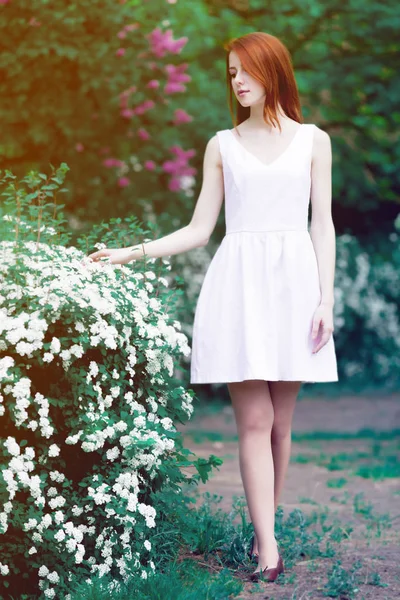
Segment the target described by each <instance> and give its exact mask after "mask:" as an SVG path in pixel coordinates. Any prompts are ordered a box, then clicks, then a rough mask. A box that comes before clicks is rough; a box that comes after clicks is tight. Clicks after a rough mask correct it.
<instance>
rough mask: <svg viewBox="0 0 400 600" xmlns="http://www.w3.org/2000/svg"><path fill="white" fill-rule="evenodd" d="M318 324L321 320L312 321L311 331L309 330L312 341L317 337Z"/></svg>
mask: <svg viewBox="0 0 400 600" xmlns="http://www.w3.org/2000/svg"><path fill="white" fill-rule="evenodd" d="M320 323H321V319H318V318H317V319H314V320H313V324H312V329H311V338H312V339H315V338H316V337H317V335H318V330H319V326H320Z"/></svg>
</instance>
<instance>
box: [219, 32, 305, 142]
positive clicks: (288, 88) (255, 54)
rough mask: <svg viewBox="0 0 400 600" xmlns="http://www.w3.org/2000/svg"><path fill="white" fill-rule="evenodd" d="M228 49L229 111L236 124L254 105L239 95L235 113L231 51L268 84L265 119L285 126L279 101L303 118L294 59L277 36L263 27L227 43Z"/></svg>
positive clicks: (287, 111) (291, 114) (292, 115)
mask: <svg viewBox="0 0 400 600" xmlns="http://www.w3.org/2000/svg"><path fill="white" fill-rule="evenodd" d="M223 47H224V49H225V50H227V53H226V77H227V88H228V97H229V112H230V113H231V117H232V121H233V123H234V125H235V126H237V125H239V123H242V122H243V121H244V120H246V119H247V118H248V117H249V116H250V107H249V106H242V105H241V104H240V102H239V101H238V100H237V99H236V115H235V114H234V106H233V97H234V93H233V90H232V84H231V75H230V73H229V52H231V51H234V52H236V54H237V55H238V57H239V59H240V62H241V64H242V67H243V68H244V70H245V71H247V73H249V75H251V76H252V77H254V79H256V80H257V81H258V82H259V83H261V85H263V86H264V89H265V91H266V97H265V102H264V111H263V114H264V121H265V122H266V123H268V124H269V125H272V126H275V125H274V123H276V124H277V126H278V128H279V130H280V131H281V127H280V124H279V121H278V117H277V108H278V107H277V105H278V102H279V103H280V105H281V106H282V109H283V110H284V112H285V114H286V115H287V116H288V117H290V118H292V119H294V120H295V121H297V122H298V123H302V122H303V117H302V114H301V107H300V98H299V92H298V89H297V84H296V80H295V78H294V72H293V66H292V59H291V56H290V53H289V50H288V49H287V48H286V46H285V45H284V44H283V43H282V42H281V41H280V40H279V39H278V38H277V37H275V36H273V35H270V34H269V33H264V32H263V31H254V32H252V33H247V34H246V35H243V36H241V37H238V38H234V39H232V40H230V41H229V42H226V43H225V44H224V46H223Z"/></svg>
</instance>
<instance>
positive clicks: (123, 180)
mask: <svg viewBox="0 0 400 600" xmlns="http://www.w3.org/2000/svg"><path fill="white" fill-rule="evenodd" d="M129 184H130V180H129V179H128V177H120V178H119V179H118V185H119V186H120V187H126V186H127V185H129Z"/></svg>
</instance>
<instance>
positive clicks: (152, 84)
mask: <svg viewBox="0 0 400 600" xmlns="http://www.w3.org/2000/svg"><path fill="white" fill-rule="evenodd" d="M159 86H160V82H159V81H158V80H157V79H152V80H151V81H149V83H148V84H147V86H146V87H148V88H150V89H156V88H158V87H159Z"/></svg>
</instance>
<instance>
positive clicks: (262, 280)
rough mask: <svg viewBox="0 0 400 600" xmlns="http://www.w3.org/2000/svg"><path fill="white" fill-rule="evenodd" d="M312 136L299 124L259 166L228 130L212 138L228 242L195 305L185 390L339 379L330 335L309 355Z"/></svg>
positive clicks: (314, 295) (314, 273) (313, 284)
mask: <svg viewBox="0 0 400 600" xmlns="http://www.w3.org/2000/svg"><path fill="white" fill-rule="evenodd" d="M314 130H315V126H314V125H313V124H302V125H300V126H299V127H298V129H297V131H296V133H295V135H294V137H293V138H292V141H291V142H290V144H289V146H288V147H287V148H286V149H285V150H284V151H283V153H281V154H280V155H279V156H278V158H276V159H275V160H273V161H272V162H271V163H269V164H267V165H266V164H264V163H263V162H261V161H260V160H259V159H258V158H257V157H256V156H254V155H253V154H252V153H251V152H249V151H248V150H246V149H245V148H244V146H243V145H242V144H241V142H240V141H239V139H237V138H236V137H235V134H234V132H233V131H231V130H230V129H224V130H222V131H218V132H217V137H218V141H219V145H220V152H221V156H222V165H223V176H224V196H225V223H226V234H225V236H224V238H223V239H222V242H221V244H220V246H219V247H218V249H217V251H216V253H215V255H214V257H213V259H212V261H211V263H210V265H209V267H208V270H207V272H206V274H205V277H204V281H203V285H202V288H201V290H200V294H199V297H198V300H197V306H196V312H195V317H194V323H193V333H192V352H191V367H190V383H226V382H232V381H244V380H246V379H264V380H267V381H302V382H311V383H316V382H321V381H338V372H337V361H336V353H335V346H334V339H333V335H331V337H330V339H329V341H328V342H327V343H326V344H325V346H323V348H321V350H319V351H318V352H317V353H316V354H313V353H312V349H313V347H314V346H315V344H316V340H312V339H311V328H312V318H313V314H314V311H315V309H316V308H317V306H318V304H319V302H320V299H321V293H320V287H319V274H318V263H317V257H316V254H315V250H314V246H313V243H312V240H311V236H310V234H309V231H308V228H307V225H308V209H309V203H310V190H311V154H312V144H313V136H314ZM317 339H318V340H319V337H318V338H317Z"/></svg>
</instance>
